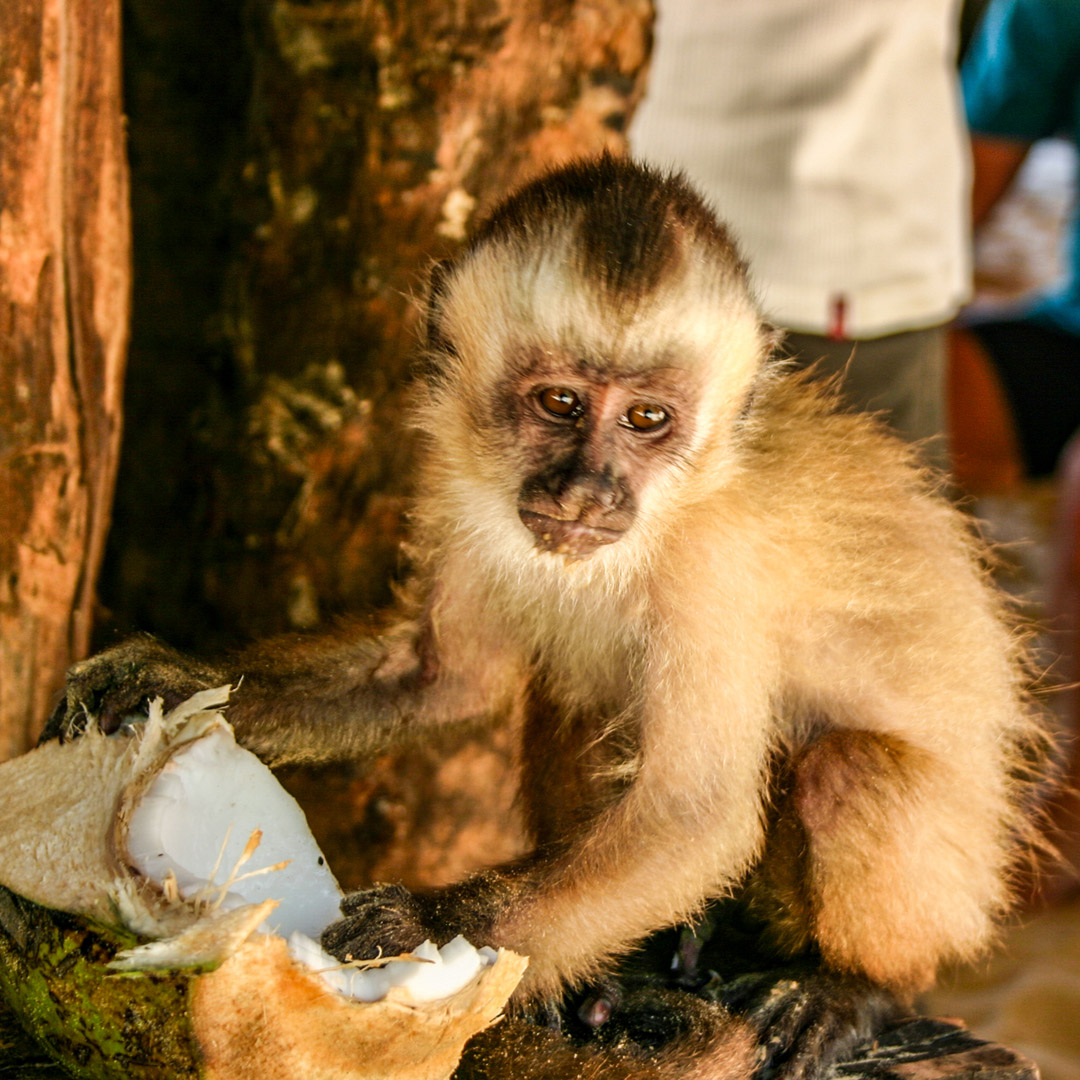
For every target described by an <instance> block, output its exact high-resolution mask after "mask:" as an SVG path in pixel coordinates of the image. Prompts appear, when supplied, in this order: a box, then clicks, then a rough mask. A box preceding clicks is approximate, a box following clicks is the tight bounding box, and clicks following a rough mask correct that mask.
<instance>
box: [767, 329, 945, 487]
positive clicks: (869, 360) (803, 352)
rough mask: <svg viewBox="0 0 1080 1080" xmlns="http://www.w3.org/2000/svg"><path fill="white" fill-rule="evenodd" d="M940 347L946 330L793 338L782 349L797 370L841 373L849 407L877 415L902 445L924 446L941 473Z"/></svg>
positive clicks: (942, 387)
mask: <svg viewBox="0 0 1080 1080" xmlns="http://www.w3.org/2000/svg"><path fill="white" fill-rule="evenodd" d="M945 342H946V335H945V328H944V327H942V326H934V327H929V328H927V329H924V330H908V331H904V332H903V333H899V334H888V335H886V336H885V337H880V338H867V339H865V340H861V341H846V340H845V341H835V340H833V339H831V338H827V337H822V336H819V335H817V334H803V333H795V332H793V333H789V334H788V335H787V336H786V338H785V340H784V345H783V347H782V348H783V351H784V352H785V354H787V355H789V356H791V357H793V358H795V359H796V361H797V362H798V363H799V364H800V365H801V366H809V365H811V364H817V365H818V370H819V371H820V372H821V373H822V374H823V375H830V374H833V373H841V374H842V375H843V383H842V387H843V395H844V397H845V399H846V400H847V401H848V402H850V404H851V405H853V406H854V407H856V408H859V409H865V410H868V411H871V412H880V413H881V414H882V415H883V416H884V418H885V419H886V420H887V421H888V422H889V424H890V425H891V426H892V427H893V429H894V430H895V431H897V432H898V433H899V434H900V435H903V436H904V438H906V439H909V440H912V441H920V440H929V441H928V442H926V443H925V445H924V453H925V455H926V457H927V458H928V459H929V460H930V461H932V462H933V463H934V464H936V465H938V466H940V467H943V468H946V467H948V460H947V457H948V455H947V447H946V438H945V435H946V412H945V371H946V344H945Z"/></svg>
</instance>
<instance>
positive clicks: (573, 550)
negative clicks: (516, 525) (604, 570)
mask: <svg viewBox="0 0 1080 1080" xmlns="http://www.w3.org/2000/svg"><path fill="white" fill-rule="evenodd" d="M518 516H519V517H520V518H521V520H522V522H523V524H524V525H525V527H526V528H528V529H529V531H530V532H531V533H532V534H533V536H535V537H536V546H537V547H538V548H540V549H541V550H542V551H550V552H552V553H553V554H556V555H571V556H574V557H575V558H583V557H584V556H586V555H591V554H592V553H593V552H594V551H595V550H596V549H597V548H599V547H603V546H604V545H605V544H614V543H615V541H616V540H618V539H619V538H620V537H621V536H622V535H623V532H624V531H625V530H623V529H605V528H601V527H599V526H597V525H586V524H585V523H584V522H583V521H564V520H562V519H561V518H553V517H549V516H548V515H547V514H538V513H536V512H535V511H534V510H520V509H519V510H518Z"/></svg>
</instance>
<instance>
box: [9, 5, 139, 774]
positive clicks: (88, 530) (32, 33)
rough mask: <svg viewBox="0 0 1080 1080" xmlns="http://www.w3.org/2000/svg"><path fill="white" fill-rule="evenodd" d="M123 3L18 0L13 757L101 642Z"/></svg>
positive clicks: (125, 277) (12, 16) (12, 190)
mask: <svg viewBox="0 0 1080 1080" xmlns="http://www.w3.org/2000/svg"><path fill="white" fill-rule="evenodd" d="M127 200H128V191H127V166H126V163H125V156H124V133H123V118H122V115H121V107H120V4H119V0H4V2H3V3H0V759H3V758H5V757H9V756H11V755H13V754H16V753H19V752H21V751H22V750H24V749H26V748H27V746H29V744H30V741H31V738H32V736H33V734H34V732H35V731H36V730H37V728H38V727H39V726H40V724H41V723H42V721H43V720H44V718H45V713H46V711H47V709H48V707H49V704H50V701H51V698H52V696H53V694H54V693H55V692H56V690H57V688H58V685H59V682H60V680H61V678H62V675H63V671H64V668H65V667H66V666H67V664H68V663H69V662H70V661H71V660H72V659H73V658H74V657H75V656H77V655H79V654H81V653H83V652H85V651H86V648H87V645H88V641H89V632H90V620H91V615H92V607H93V591H94V582H95V579H96V576H97V569H98V566H99V564H100V560H101V554H102V548H103V545H104V540H105V533H106V530H107V527H108V516H109V504H110V501H111V498H112V485H113V479H114V476H115V466H116V459H117V453H118V444H119V433H120V413H121V386H122V377H123V367H124V355H125V349H126V344H127V326H128V307H129V300H128V296H129V285H130V259H129V227H128V209H127Z"/></svg>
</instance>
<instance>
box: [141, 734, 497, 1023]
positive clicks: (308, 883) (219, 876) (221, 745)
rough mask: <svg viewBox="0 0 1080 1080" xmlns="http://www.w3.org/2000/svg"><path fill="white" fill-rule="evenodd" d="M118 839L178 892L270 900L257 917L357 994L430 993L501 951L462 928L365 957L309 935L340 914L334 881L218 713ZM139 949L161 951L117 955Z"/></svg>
mask: <svg viewBox="0 0 1080 1080" xmlns="http://www.w3.org/2000/svg"><path fill="white" fill-rule="evenodd" d="M256 841H257V846H256ZM125 847H126V849H127V855H128V859H129V861H130V864H131V865H132V866H133V867H134V869H136V870H137V871H138V872H139V873H141V874H143V875H144V876H145V877H147V878H149V879H151V880H152V881H155V882H157V883H158V884H159V885H161V886H162V887H163V888H172V887H173V886H174V884H175V888H176V889H177V891H178V892H179V894H180V896H181V897H182V898H183V899H184V900H189V901H200V902H202V903H205V904H207V905H208V906H213V907H214V908H215V909H217V910H220V911H230V910H236V909H239V908H242V907H247V906H249V905H259V904H262V903H265V902H266V901H268V900H270V901H274V902H276V907H275V908H274V910H273V911H272V913H271V915H270V917H269V918H268V919H267V920H266V922H264V923H263V924H262V926H261V927H260V929H262V930H264V931H266V932H272V933H275V934H277V935H279V936H281V937H284V938H286V939H287V940H288V944H289V951H290V953H291V954H292V956H293V958H294V959H295V960H296V961H298V962H299V963H301V964H303V965H305V966H306V967H308V968H310V969H312V970H313V971H316V972H318V973H319V975H320V977H321V978H322V979H323V981H324V982H325V983H326V984H327V985H329V986H330V987H332V988H333V989H334V990H336V991H337V992H339V993H341V994H344V995H346V996H348V997H352V998H355V999H356V1000H358V1001H366V1002H371V1001H380V1000H382V999H383V998H385V997H386V995H387V994H388V993H389V992H390V990H391V989H392V988H394V987H399V988H401V991H404V994H405V996H406V998H407V999H410V1000H412V1001H414V1002H416V1003H422V1002H430V1001H438V1000H441V999H442V998H446V997H450V996H452V995H453V994H456V993H457V992H458V991H459V990H461V989H462V987H464V986H466V985H467V984H468V983H469V982H471V981H472V980H473V979H474V978H475V977H476V976H477V975H478V974H479V973H480V972H481V971H482V970H483V969H484V968H486V967H488V966H490V965H491V964H494V963H495V961H496V959H497V954H496V952H495V950H493V949H489V948H482V949H479V950H478V949H476V948H474V947H473V946H472V945H471V944H470V943H469V942H468V941H466V940H465V938H463V937H460V936H459V937H456V938H454V939H453V940H452V941H450V942H448V943H447V944H446V945H444V946H443V947H442V948H441V949H439V948H437V947H436V946H435V945H434V944H433V943H432V942H430V941H425V942H424V943H423V944H422V945H420V946H419V947H418V948H417V949H416V950H415V951H414V952H413V953H412V954H411V956H413V957H415V959H400V960H389V961H387V962H386V963H384V964H381V965H379V966H371V967H367V966H363V965H359V966H358V965H350V964H342V963H341V961H339V960H337V959H336V958H335V957H333V956H331V955H330V954H329V953H327V952H325V951H324V950H323V949H322V948H321V947H320V946H319V945H318V944H317V939H318V938H319V936H320V935H321V933H322V931H323V930H324V929H325V928H326V927H327V926H328V925H329V924H330V923H332V922H334V921H335V920H337V919H339V918H340V917H341V908H340V902H341V897H342V891H341V888H340V887H339V885H338V883H337V881H336V879H335V878H334V875H333V874H332V873H331V871H330V868H329V867H328V866H327V865H326V860H325V858H324V857H323V855H322V852H320V851H319V848H318V845H317V844H316V842H315V838H314V837H313V836H312V835H311V831H310V829H309V828H308V824H307V820H306V819H305V817H304V814H303V811H302V810H301V809H300V807H299V805H298V804H297V803H296V800H295V799H293V798H292V796H291V795H289V793H288V792H287V791H285V789H284V788H283V787H282V786H281V785H280V784H279V783H278V781H277V779H276V778H275V777H274V774H273V773H272V772H271V771H270V770H269V769H268V768H267V767H266V766H265V765H264V764H263V763H262V762H261V761H260V760H259V759H258V758H257V757H255V755H254V754H252V753H250V752H249V751H247V750H245V749H244V748H243V747H240V746H238V745H237V744H236V741H235V739H234V738H233V733H232V729H231V728H230V727H229V726H228V725H227V724H226V723H224V722H221V723H218V724H213V725H209V726H207V727H206V728H205V730H204V732H203V733H202V734H200V735H198V737H196V738H194V739H192V740H191V741H188V742H182V743H181V744H180V745H179V747H178V748H177V749H176V750H175V752H174V753H173V754H172V755H171V757H170V758H169V759H168V761H167V762H166V763H165V764H164V765H163V766H162V768H161V769H160V770H159V771H158V773H157V775H156V776H155V777H154V778H153V779H152V781H151V782H150V784H149V785H148V786H147V787H146V789H145V791H144V792H143V794H142V795H141V796H140V798H139V799H138V801H137V802H136V803H135V805H134V807H133V808H132V810H131V811H130V815H129V818H128V827H127V836H126V843H125ZM162 944H164V943H162ZM140 954H141V955H143V956H145V958H146V961H147V964H148V966H152V964H153V962H154V959H153V958H154V957H155V955H168V953H167V950H162V949H161V948H160V947H155V946H154V945H150V946H145V947H143V949H139V950H131V952H130V953H129V954H128V964H125V966H136V964H137V963H138V957H139V955H140ZM131 961H135V962H136V963H135V964H131V963H130V962H131ZM396 996H398V997H399V998H400V997H401V992H400V991H399V993H398V995H396Z"/></svg>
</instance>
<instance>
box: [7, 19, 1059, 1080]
mask: <svg viewBox="0 0 1080 1080" xmlns="http://www.w3.org/2000/svg"><path fill="white" fill-rule="evenodd" d="M0 41H2V42H3V43H4V48H3V49H2V50H0V758H2V757H7V756H11V755H14V754H16V753H20V752H23V751H24V750H26V749H27V748H28V747H29V746H31V745H32V742H33V739H34V738H35V736H36V733H37V731H38V730H39V729H40V727H41V725H42V724H43V722H44V720H45V718H46V716H47V714H48V712H49V709H50V707H51V704H52V702H53V700H54V699H55V696H56V694H57V692H58V690H59V688H60V686H61V685H62V678H63V671H64V669H65V668H66V666H67V665H68V664H69V663H70V662H72V661H73V660H75V659H77V658H79V657H81V656H83V655H86V654H87V653H89V652H90V651H92V650H95V649H98V648H101V647H104V646H107V645H108V644H110V643H111V642H113V641H115V640H116V639H117V638H118V637H120V636H122V635H124V634H127V633H130V632H133V631H136V630H141V631H149V632H151V633H154V634H156V635H159V636H161V637H162V638H164V639H166V640H168V641H169V642H170V643H172V644H174V645H176V646H178V647H180V648H182V649H186V650H189V651H193V652H196V653H207V654H212V653H214V652H216V651H219V650H221V649H223V648H227V647H231V646H234V645H237V644H240V643H242V642H244V641H246V640H249V639H251V638H253V637H257V636H262V635H265V634H269V633H275V632H279V631H283V630H307V629H311V628H315V627H318V626H320V625H324V624H325V623H326V622H327V621H328V620H331V619H333V618H334V617H335V616H337V615H339V614H341V613H344V612H346V611H350V612H351V611H357V610H360V611H363V610H374V609H375V608H377V607H378V606H379V605H380V604H381V603H383V602H385V601H386V600H387V599H388V598H389V595H390V589H391V585H392V582H393V581H394V580H395V577H396V576H397V575H398V574H399V573H400V572H401V570H402V567H401V565H400V563H399V557H398V554H397V545H398V542H399V541H400V539H401V537H402V535H403V531H404V517H403V515H404V508H405V505H406V499H407V497H408V491H409V477H410V445H409V439H408V437H407V435H406V434H405V433H403V432H402V431H401V430H400V427H399V417H400V409H401V402H402V395H403V391H404V387H405V384H406V380H407V375H408V367H409V360H410V357H411V355H412V352H413V349H414V346H415V342H416V337H417V334H416V327H415V323H414V319H415V305H414V302H413V298H414V297H415V296H416V295H418V294H421V293H422V292H423V289H424V275H425V268H426V266H427V265H428V264H429V262H430V261H431V260H432V259H434V258H437V257H441V256H444V255H446V254H450V253H452V252H453V251H454V250H455V249H456V247H457V246H458V245H459V244H460V243H461V241H462V239H463V237H464V236H465V234H466V232H467V230H468V228H469V226H470V224H471V223H472V222H473V221H474V220H475V219H476V218H477V217H478V216H479V215H482V214H483V212H484V210H485V209H486V208H487V207H488V206H490V205H491V204H492V202H494V201H495V200H497V199H498V198H499V197H500V196H501V195H502V194H504V193H505V192H506V191H507V190H508V189H510V188H512V187H513V186H515V185H517V184H518V183H520V182H522V181H523V180H525V179H527V178H529V177H531V176H533V175H535V174H536V173H537V172H538V171H540V170H542V169H544V168H546V167H547V166H549V165H552V164H556V163H559V162H562V161H565V160H567V159H569V158H571V157H574V156H577V155H581V154H592V153H596V152H598V151H600V150H601V149H608V150H611V151H613V152H616V153H624V152H633V153H635V154H637V155H639V156H642V157H644V158H647V159H649V160H651V161H654V162H656V163H658V164H660V165H664V166H668V165H674V166H677V167H679V168H682V169H684V170H686V171H687V172H688V174H689V175H690V176H691V179H693V180H694V181H695V182H696V183H697V184H698V185H699V186H701V187H702V188H703V190H704V191H705V192H706V194H707V195H708V196H709V197H710V198H711V199H712V201H713V202H714V204H715V205H716V207H717V209H718V211H719V212H720V214H721V215H722V216H723V217H725V218H727V219H729V220H730V221H731V223H732V225H733V228H734V230H735V233H736V235H737V236H738V237H739V239H740V241H741V244H742V246H743V248H744V251H745V252H746V254H747V255H748V257H749V258H750V260H751V264H752V267H753V273H754V281H755V286H756V288H757V291H758V294H759V296H760V297H761V300H762V304H763V308H764V310H765V312H766V315H767V317H769V318H770V319H771V320H773V321H774V322H775V323H776V324H777V325H778V326H782V327H784V328H786V329H788V330H789V331H790V333H789V335H788V338H787V341H786V345H785V346H784V348H785V350H786V352H787V353H788V354H789V355H790V357H791V360H790V362H791V363H793V364H808V363H818V364H819V365H821V367H820V370H822V371H824V372H829V371H835V372H842V373H843V376H844V379H845V382H844V385H845V391H846V393H847V395H848V398H849V400H850V402H851V403H852V405H853V407H860V408H869V409H873V410H875V411H878V412H881V413H882V415H883V417H884V418H885V420H886V421H887V422H889V423H891V424H893V425H894V426H895V427H896V428H897V430H899V431H900V432H901V433H902V434H904V435H905V436H907V437H909V438H911V439H913V440H916V441H919V442H920V443H921V444H922V446H923V449H924V453H925V454H926V457H927V460H928V461H930V462H931V463H933V464H934V465H935V466H936V467H938V468H940V469H942V470H944V472H945V473H946V474H947V477H948V479H947V484H948V486H949V490H950V491H951V493H952V494H953V495H954V496H955V497H956V498H957V499H958V500H960V501H961V502H962V503H963V505H965V506H966V507H968V508H970V510H971V512H972V514H973V515H974V516H975V517H977V518H979V519H980V520H981V521H983V522H984V524H983V526H982V527H983V528H984V529H985V530H986V532H987V533H988V535H990V536H991V537H992V538H993V539H995V540H997V541H999V542H1001V543H1002V544H1003V545H1004V546H1003V548H1002V557H1001V565H1000V567H999V569H998V574H999V577H1000V579H1001V581H1002V584H1003V585H1004V586H1005V587H1006V588H1008V589H1009V590H1010V591H1012V592H1013V593H1014V595H1015V596H1016V597H1017V602H1018V604H1019V605H1020V606H1021V607H1022V609H1023V611H1024V613H1025V615H1027V616H1028V617H1029V618H1031V619H1032V620H1033V621H1034V622H1035V623H1036V624H1037V626H1038V628H1039V638H1038V650H1039V652H1038V656H1039V662H1040V664H1041V666H1042V667H1043V669H1044V670H1045V676H1044V678H1043V680H1042V683H1043V686H1042V688H1041V689H1040V691H1039V692H1040V693H1041V694H1042V695H1043V696H1044V697H1045V700H1046V702H1047V706H1048V708H1050V709H1052V710H1053V711H1054V714H1055V716H1056V718H1057V723H1058V725H1059V727H1060V729H1061V731H1062V733H1063V736H1065V739H1064V742H1063V745H1064V746H1065V747H1066V750H1065V752H1064V754H1063V762H1062V764H1063V768H1064V769H1065V770H1066V771H1067V772H1069V773H1071V774H1072V775H1073V778H1074V779H1075V778H1076V776H1077V766H1076V764H1075V755H1074V754H1073V752H1072V745H1073V743H1072V741H1071V739H1072V737H1073V736H1074V735H1075V732H1076V729H1077V712H1078V702H1080V698H1078V695H1077V693H1076V691H1075V689H1073V688H1072V684H1073V683H1074V681H1075V679H1076V677H1077V672H1078V666H1077V651H1078V626H1080V586H1078V583H1080V444H1078V443H1077V441H1076V439H1075V438H1072V436H1073V434H1074V432H1075V431H1076V430H1077V428H1078V427H1080V302H1078V297H1080V285H1078V281H1080V273H1078V270H1077V259H1078V258H1080V245H1078V244H1077V243H1076V241H1075V235H1076V234H1075V228H1076V225H1075V215H1074V208H1075V202H1076V187H1077V183H1076V181H1077V172H1078V167H1077V152H1076V143H1077V135H1078V131H1080V3H1077V0H990V2H989V3H988V2H987V0H968V2H965V3H960V2H959V0H768V2H766V3H763V2H762V0H724V2H723V3H717V2H715V0H657V3H656V9H655V10H654V7H653V5H651V4H650V3H649V2H648V0H458V2H456V3H454V4H446V3H444V2H442V0H407V2H405V3H395V2H392V0H189V2H188V3H185V4H182V5H178V4H175V3H169V2H166V0H123V2H122V3H121V2H120V0H63V2H60V3H47V2H46V0H24V2H22V3H20V4H17V5H15V4H4V5H2V6H0ZM285 780H286V782H287V784H288V785H289V786H290V788H291V789H292V790H293V791H294V792H295V793H296V794H297V795H298V797H299V798H300V799H301V801H302V802H303V804H304V805H305V808H306V809H307V811H308V814H309V817H310V818H311V820H312V824H313V826H314V828H315V831H316V833H317V834H318V839H319V841H320V843H321V844H322V845H323V847H324V850H325V851H326V852H327V855H328V857H329V860H330V862H331V865H333V866H334V867H335V869H336V870H337V872H338V874H339V876H340V877H341V879H342V883H343V884H344V885H346V886H357V885H361V884H363V883H365V882H369V881H371V880H375V879H383V880H388V879H400V880H403V881H405V882H406V883H409V884H419V883H436V882H440V881H446V880H448V879H451V878H455V877H458V876H460V875H461V874H462V873H464V872H466V871H467V870H468V869H471V868H473V867H475V866H476V865H478V864H479V863H481V862H491V861H493V860H498V859H501V858H504V857H507V856H509V855H511V854H513V853H514V852H516V851H517V850H518V847H519V845H520V843H521V835H520V831H519V828H518V826H517V824H516V818H515V816H514V808H513V791H514V779H513V743H512V738H510V737H507V736H487V735H469V736H465V735H459V736H456V737H454V738H452V739H448V740H447V742H446V743H445V745H442V746H439V747H432V748H430V749H428V750H425V751H422V752H414V753H412V754H411V755H410V756H409V757H408V758H407V759H400V758H392V757H386V758H383V759H380V760H378V761H376V762H374V763H367V764H365V765H363V766H360V765H352V766H342V767H335V768H333V769H323V770H318V771H314V770H291V771H290V772H289V773H288V774H287V775H286V777H285ZM1047 813H1048V820H1049V824H1048V830H1050V831H1051V832H1052V834H1053V836H1054V839H1055V841H1056V842H1057V843H1058V844H1059V846H1060V847H1061V848H1062V850H1063V851H1064V853H1065V854H1066V855H1067V856H1068V857H1069V858H1074V857H1075V855H1076V853H1077V851H1078V849H1080V845H1078V842H1077V840H1076V825H1077V813H1076V806H1075V804H1074V803H1073V801H1072V800H1071V799H1070V798H1067V797H1065V796H1058V797H1056V798H1055V799H1053V800H1051V801H1049V802H1048V806H1047ZM1029 891H1030V893H1031V895H1030V896H1029V898H1028V902H1027V907H1026V911H1025V914H1024V916H1023V918H1022V919H1021V920H1020V921H1019V922H1020V923H1022V924H1023V925H1019V924H1018V926H1017V927H1016V928H1015V929H1010V930H1009V932H1008V934H1007V936H1006V939H1005V942H1004V948H1003V950H1002V953H1001V955H1000V957H999V958H997V959H995V960H994V961H993V962H992V963H990V964H988V965H987V966H985V967H984V968H982V969H981V970H979V971H976V972H974V973H972V972H967V973H963V974H961V975H957V976H956V977H955V979H950V981H949V982H948V983H947V985H946V986H945V988H943V989H942V990H941V991H939V992H938V993H937V994H935V995H934V996H933V998H931V999H930V1000H929V1001H928V1002H927V1003H926V1007H927V1009H929V1010H931V1011H933V1012H935V1013H937V1014H940V1015H957V1016H961V1017H964V1018H965V1019H967V1020H968V1021H969V1022H970V1023H972V1025H973V1026H974V1027H975V1028H976V1030H978V1031H980V1032H982V1033H984V1034H987V1035H988V1036H990V1037H992V1038H994V1039H997V1040H1000V1041H1003V1042H1006V1043H1008V1044H1010V1045H1012V1046H1014V1047H1016V1048H1017V1049H1020V1050H1022V1051H1024V1052H1026V1053H1028V1054H1029V1055H1030V1056H1032V1057H1033V1058H1035V1059H1036V1060H1037V1061H1038V1062H1039V1063H1040V1065H1041V1066H1042V1069H1043V1074H1044V1076H1045V1077H1047V1078H1048V1080H1080V1024H1076V1023H1075V1017H1076V1016H1078V1015H1080V967H1078V963H1077V962H1078V960H1080V906H1078V905H1080V901H1078V900H1077V895H1078V894H1077V888H1076V881H1075V878H1074V877H1073V875H1072V874H1071V873H1070V872H1068V871H1067V870H1065V869H1061V870H1051V871H1048V872H1047V873H1046V874H1044V876H1043V878H1042V879H1041V881H1040V883H1039V884H1038V885H1037V886H1036V887H1035V888H1034V889H1031V890H1029Z"/></svg>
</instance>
